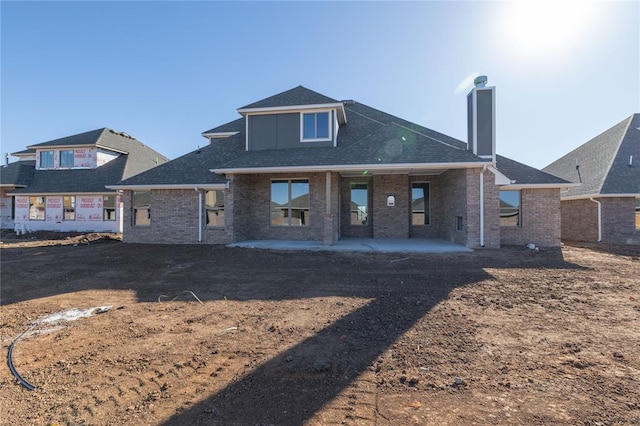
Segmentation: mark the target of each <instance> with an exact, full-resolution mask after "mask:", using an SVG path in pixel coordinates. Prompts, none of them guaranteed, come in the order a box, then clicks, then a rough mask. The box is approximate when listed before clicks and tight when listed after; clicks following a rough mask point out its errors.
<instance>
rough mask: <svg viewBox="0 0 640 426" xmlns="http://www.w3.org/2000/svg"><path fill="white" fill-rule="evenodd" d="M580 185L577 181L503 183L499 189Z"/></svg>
mask: <svg viewBox="0 0 640 426" xmlns="http://www.w3.org/2000/svg"><path fill="white" fill-rule="evenodd" d="M578 186H580V184H579V183H523V184H518V183H514V184H511V185H503V186H501V187H500V189H501V190H511V189H513V190H517V189H545V188H548V189H553V188H575V187H578Z"/></svg>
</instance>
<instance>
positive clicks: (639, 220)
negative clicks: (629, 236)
mask: <svg viewBox="0 0 640 426" xmlns="http://www.w3.org/2000/svg"><path fill="white" fill-rule="evenodd" d="M634 219H635V230H636V231H640V197H636V206H635V215H634Z"/></svg>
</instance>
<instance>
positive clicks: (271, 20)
mask: <svg viewBox="0 0 640 426" xmlns="http://www.w3.org/2000/svg"><path fill="white" fill-rule="evenodd" d="M639 21H640V3H639V2H638V1H627V2H597V3H590V2H588V1H578V2H563V1H561V0H556V1H553V2H550V3H548V2H544V1H537V2H534V7H530V5H527V4H526V3H524V4H522V3H514V2H407V3H405V2H88V1H85V2H7V1H2V2H1V27H2V29H1V36H2V41H1V42H2V45H1V48H2V52H1V54H2V56H1V60H2V67H1V72H2V74H1V101H2V104H1V108H2V110H1V124H2V127H1V134H0V136H1V143H2V146H1V150H2V154H3V155H4V153H6V152H9V153H11V152H16V151H19V150H22V149H24V148H25V147H26V146H28V145H31V144H35V143H40V142H45V141H48V140H51V139H55V138H59V137H63V136H69V135H72V134H76V133H80V132H84V131H88V130H93V129H97V128H101V127H109V128H112V129H116V130H119V131H124V132H127V133H129V134H131V135H133V136H134V137H136V138H137V139H139V140H141V141H142V142H143V143H145V144H147V145H149V146H151V147H152V148H154V149H156V150H157V151H159V152H161V153H162V154H164V155H166V156H168V157H170V158H176V157H178V156H180V155H183V154H186V153H187V152H189V151H192V150H194V149H196V147H197V146H198V145H200V146H202V145H204V144H206V143H207V142H206V140H205V139H204V138H203V137H202V136H201V135H200V133H201V132H203V131H205V130H208V129H210V128H212V127H215V126H218V125H220V124H223V123H226V122H228V121H231V120H233V119H235V118H238V117H239V115H238V114H237V112H236V109H237V108H239V107H241V106H244V105H246V104H249V103H251V102H254V101H257V100H260V99H262V98H265V97H267V96H271V95H273V94H276V93H278V92H281V91H284V90H287V89H290V88H292V87H295V86H297V85H300V84H301V85H303V86H306V87H308V88H310V89H312V90H315V91H317V92H320V93H322V94H325V95H327V96H330V97H333V98H336V99H354V100H356V101H359V102H362V103H365V104H367V105H370V106H372V107H375V108H378V109H381V110H383V111H386V112H389V113H392V114H394V115H397V116H400V117H402V118H405V119H407V120H410V121H413V122H416V123H418V124H421V125H423V126H426V127H429V128H432V129H434V130H437V131H439V132H442V133H446V134H448V135H450V136H453V137H456V138H458V139H461V140H466V117H465V116H466V104H465V95H466V93H467V91H468V90H469V88H470V86H471V85H470V83H469V82H468V79H469V77H473V76H474V75H476V74H477V73H480V74H486V75H488V77H489V84H490V85H495V86H496V91H497V112H496V115H497V145H498V153H500V154H502V155H505V156H507V157H510V158H513V159H515V160H518V161H521V162H524V163H526V164H529V165H532V166H535V167H544V166H545V165H547V164H549V163H550V162H551V161H553V160H554V159H555V158H557V157H559V156H560V155H563V154H565V153H567V152H569V151H570V150H571V149H573V148H575V147H577V146H579V145H581V144H582V143H584V142H586V141H587V140H588V139H590V138H591V137H593V136H596V135H597V134H598V133H600V132H602V131H604V130H606V129H607V128H609V127H611V126H613V125H614V124H616V123H618V122H619V121H621V120H623V119H624V118H626V117H628V116H629V115H631V114H632V113H635V112H640V25H639ZM465 79H467V83H468V84H466V85H465V84H464V82H465ZM12 160H15V158H12Z"/></svg>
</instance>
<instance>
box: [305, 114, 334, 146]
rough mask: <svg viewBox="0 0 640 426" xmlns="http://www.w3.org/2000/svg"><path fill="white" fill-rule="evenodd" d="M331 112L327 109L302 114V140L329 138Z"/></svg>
mask: <svg viewBox="0 0 640 426" xmlns="http://www.w3.org/2000/svg"><path fill="white" fill-rule="evenodd" d="M330 117H331V113H330V112H329V111H323V112H311V113H303V114H302V126H301V127H302V141H303V142H310V141H329V140H331V120H330Z"/></svg>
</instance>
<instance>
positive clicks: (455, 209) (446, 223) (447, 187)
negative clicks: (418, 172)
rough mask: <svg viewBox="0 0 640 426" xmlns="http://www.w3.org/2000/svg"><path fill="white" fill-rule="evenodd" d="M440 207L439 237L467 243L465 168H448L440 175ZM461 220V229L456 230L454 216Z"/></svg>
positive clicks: (457, 242) (467, 221) (467, 222)
mask: <svg viewBox="0 0 640 426" xmlns="http://www.w3.org/2000/svg"><path fill="white" fill-rule="evenodd" d="M439 178H440V187H441V188H442V190H441V197H440V199H441V202H442V204H441V209H440V212H439V213H440V214H439V218H438V228H439V233H440V235H441V238H443V239H445V240H449V241H451V242H453V243H456V244H462V245H467V230H468V228H469V219H468V217H467V201H466V200H467V186H468V184H467V174H466V171H465V170H448V171H446V172H444V173H442V174H441V175H440V176H439ZM457 216H460V217H462V220H463V229H462V230H461V231H458V230H456V223H457V222H456V217H457Z"/></svg>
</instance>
